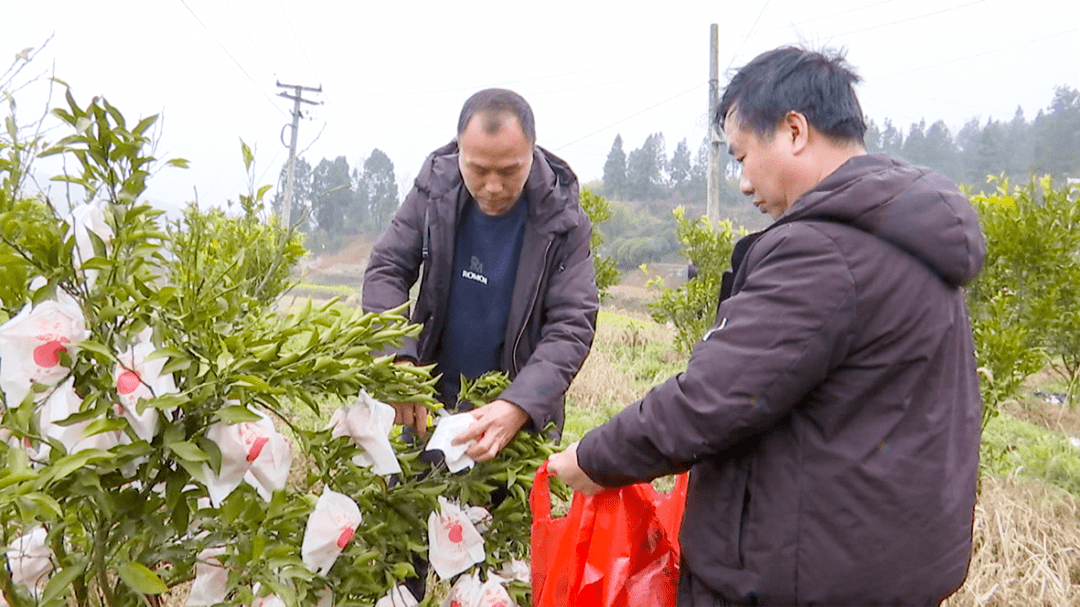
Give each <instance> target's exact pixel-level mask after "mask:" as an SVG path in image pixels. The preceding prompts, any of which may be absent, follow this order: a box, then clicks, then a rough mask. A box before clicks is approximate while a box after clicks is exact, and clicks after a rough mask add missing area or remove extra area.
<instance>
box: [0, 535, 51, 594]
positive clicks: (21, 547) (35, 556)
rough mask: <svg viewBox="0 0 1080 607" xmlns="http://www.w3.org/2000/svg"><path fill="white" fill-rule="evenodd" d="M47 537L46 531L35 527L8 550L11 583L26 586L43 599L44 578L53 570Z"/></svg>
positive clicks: (9, 546)
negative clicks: (46, 543) (46, 542)
mask: <svg viewBox="0 0 1080 607" xmlns="http://www.w3.org/2000/svg"><path fill="white" fill-rule="evenodd" d="M47 535H48V533H47V532H46V531H45V529H43V528H41V527H34V528H33V529H32V530H30V532H29V533H27V534H26V535H23V536H22V537H19V538H16V540H15V541H14V542H11V544H10V545H8V548H7V562H8V567H9V568H10V569H11V581H12V582H13V583H15V584H22V585H23V586H26V587H27V588H28V589H29V590H30V593H31V594H33V595H34V596H35V597H36V598H41V592H42V590H44V584H42V583H41V582H42V581H43V578H44V577H45V575H46V574H48V573H49V572H50V571H52V570H53V563H52V559H51V558H50V557H51V556H52V551H51V550H50V549H49V547H48V546H46V545H45V538H46V536H47Z"/></svg>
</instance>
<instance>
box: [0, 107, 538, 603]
mask: <svg viewBox="0 0 1080 607" xmlns="http://www.w3.org/2000/svg"><path fill="white" fill-rule="evenodd" d="M54 114H55V115H56V116H57V117H58V118H59V119H60V120H61V121H62V122H63V123H64V124H65V125H66V126H67V127H68V128H69V129H70V131H71V134H70V135H68V136H66V137H64V138H63V139H61V140H59V141H57V142H55V143H54V144H51V145H44V144H43V143H42V142H41V141H40V140H37V139H32V140H30V141H20V140H19V137H18V134H19V130H18V129H17V128H16V127H15V125H14V120H13V119H10V118H9V119H8V121H7V125H8V128H7V135H6V136H5V137H2V138H0V184H2V187H0V279H2V280H0V323H2V324H0V374H2V376H3V380H4V381H3V384H2V386H3V390H2V393H0V399H2V400H0V410H2V418H0V438H2V439H3V441H2V442H0V536H2V537H0V542H2V543H3V544H4V545H6V546H7V547H8V548H7V553H6V556H7V561H8V563H7V564H8V566H7V567H0V591H2V593H3V599H4V600H6V601H7V603H9V604H11V605H15V606H25V605H58V606H59V605H69V604H78V605H102V606H104V605H109V606H114V605H157V604H162V602H163V598H162V597H163V596H165V595H166V594H168V593H169V592H170V591H171V590H173V589H176V588H178V587H181V586H185V585H187V584H188V583H189V582H192V581H193V580H194V581H195V585H196V586H199V585H200V584H201V583H202V582H201V581H200V578H201V577H202V575H201V574H199V572H200V571H203V572H204V573H206V572H210V573H212V574H213V575H214V576H217V578H216V579H217V580H218V582H217V588H216V590H214V592H211V593H210V594H211V595H214V596H216V597H217V598H216V599H214V600H213V601H210V602H212V603H220V604H227V605H234V604H253V602H254V601H258V600H261V601H265V600H268V597H269V596H270V595H274V596H276V597H277V599H278V600H280V601H282V602H283V603H284V604H286V605H315V604H321V605H326V604H329V601H333V604H335V605H339V606H345V605H371V604H373V603H374V602H375V601H376V600H378V599H379V598H380V597H383V596H385V595H386V594H387V592H388V591H389V590H390V589H391V588H393V587H395V586H396V585H397V584H399V583H400V582H401V581H402V580H404V579H405V578H407V577H409V576H411V575H413V574H414V573H415V572H414V571H413V567H412V565H411V563H412V562H413V561H414V559H415V557H417V556H419V557H423V558H426V557H427V552H428V546H429V538H428V534H427V531H426V524H427V522H428V521H429V518H430V517H431V516H432V515H433V513H438V511H439V509H440V507H441V505H440V502H439V497H442V498H444V499H449V500H452V501H455V502H457V503H459V504H461V505H462V507H465V506H481V507H491V508H492V512H491V521H490V524H488V529H487V531H485V532H484V533H485V540H486V541H485V546H486V552H485V555H484V558H483V559H482V560H480V561H479V562H478V563H477V564H476V565H475V566H474V567H473V570H479V571H488V570H493V569H495V568H497V567H500V566H502V565H503V564H505V563H506V562H508V561H510V560H511V559H513V558H522V557H525V555H526V553H527V547H528V537H529V525H528V507H527V495H528V491H529V487H530V486H531V482H532V478H533V473H534V471H535V469H536V467H537V466H538V465H539V464H540V463H542V462H543V461H544V460H545V459H546V457H547V456H548V455H549V454H550V453H551V451H552V449H551V443H550V442H549V441H548V440H547V439H546V438H544V436H543V435H527V434H522V435H521V436H519V437H518V438H517V439H515V441H514V442H513V443H511V445H510V446H508V448H507V449H506V450H504V452H503V455H501V456H500V457H499V458H497V459H496V460H495V461H493V462H490V463H487V464H482V465H477V466H475V467H473V468H471V469H469V470H468V471H466V472H462V473H458V474H451V473H450V472H448V471H447V470H446V468H445V467H443V468H433V467H432V466H430V465H429V464H426V463H423V462H422V461H420V453H421V451H422V450H423V445H422V444H405V443H403V442H402V441H401V440H400V436H399V434H398V432H397V431H394V432H391V433H390V434H389V435H384V436H383V439H385V440H386V441H388V443H389V445H390V446H391V448H392V449H393V454H394V457H393V459H394V460H396V462H397V464H396V468H397V472H396V473H394V474H387V473H385V471H383V472H379V473H376V471H375V468H373V467H372V466H371V465H370V463H365V462H364V457H365V451H364V448H363V447H362V445H363V444H364V443H363V442H362V441H360V442H358V440H359V439H357V438H356V436H355V434H353V435H350V434H348V433H347V432H346V433H343V432H338V431H337V430H338V428H337V427H335V426H334V425H333V423H330V424H328V419H329V420H330V421H331V422H333V418H332V417H331V416H330V414H331V413H332V412H334V411H335V410H338V409H339V407H342V406H359V405H358V404H356V403H360V402H370V400H369V399H370V398H373V399H375V400H377V401H383V402H402V403H406V402H413V403H423V404H425V405H429V406H432V407H434V406H435V401H434V399H433V397H432V395H433V388H432V386H433V379H432V377H431V375H430V368H423V367H420V368H416V367H410V366H403V365H396V364H393V361H392V359H391V358H390V357H386V356H382V357H380V356H376V355H375V353H376V352H379V351H382V350H384V349H385V348H386V347H387V346H393V345H395V344H399V343H400V341H401V340H402V339H403V338H405V337H409V336H415V335H417V334H418V332H419V326H416V325H411V324H409V323H408V322H407V320H406V319H405V318H403V317H402V316H401V315H400V314H399V313H398V312H400V311H392V312H388V313H383V314H364V313H362V312H360V311H358V310H354V309H351V308H349V307H346V306H343V305H339V304H338V303H337V302H335V301H331V302H329V303H326V304H325V305H320V306H314V305H312V304H311V302H310V301H308V302H307V303H305V304H303V305H298V306H295V307H289V306H286V305H285V301H286V300H284V299H282V298H281V295H282V293H283V292H285V291H286V290H287V288H288V287H289V285H290V272H291V270H292V267H293V265H294V264H295V263H296V262H297V260H298V259H299V258H300V257H301V256H302V255H303V254H304V251H303V249H302V247H301V246H300V237H299V235H298V234H296V233H294V232H293V231H292V230H291V229H290V228H289V227H288V226H281V225H279V224H278V223H277V222H276V220H274V218H273V217H266V216H265V214H264V212H263V197H264V195H265V194H266V192H267V189H268V188H266V187H263V188H259V189H255V188H254V187H252V188H251V189H250V191H249V192H248V193H247V194H244V195H241V196H240V197H239V198H240V200H239V203H240V204H239V209H238V212H233V213H226V212H225V211H222V210H218V209H213V210H201V209H199V208H197V207H195V206H192V207H189V208H188V209H187V210H186V211H185V213H184V214H183V217H182V218H180V219H179V220H176V221H173V222H171V223H169V222H165V221H164V220H163V218H162V213H161V212H160V211H158V210H155V209H153V208H152V207H151V206H149V205H148V204H146V203H145V202H143V200H142V195H143V194H144V192H145V189H146V183H147V180H148V179H149V178H150V176H151V174H152V172H153V171H154V170H155V167H156V166H158V165H159V164H160V163H159V162H158V161H157V160H156V159H155V158H153V156H152V154H151V153H150V151H149V150H150V147H151V146H150V144H151V140H150V138H149V136H148V130H149V129H150V128H151V126H152V125H153V124H154V121H155V118H154V117H149V118H146V119H143V120H140V121H138V122H137V123H136V124H134V125H130V124H128V122H127V121H126V120H125V118H124V116H123V115H122V114H121V112H120V111H119V110H117V109H116V108H115V107H113V106H112V105H110V104H109V103H108V102H107V101H106V100H105V99H101V98H94V99H93V100H91V101H90V102H89V103H88V104H86V105H80V104H79V103H77V102H76V100H75V98H74V97H73V95H71V93H70V92H69V93H68V94H67V95H66V107H64V108H63V109H58V110H55V111H54ZM42 148H44V149H42ZM241 151H242V153H243V155H244V160H245V164H246V166H247V168H248V171H249V174H250V173H251V166H252V161H253V155H252V154H251V150H250V149H249V148H248V146H246V145H244V144H241ZM38 152H40V153H41V155H44V156H49V155H65V156H66V157H68V158H69V160H70V159H73V161H74V165H75V166H77V167H78V170H77V171H75V172H73V173H72V174H62V175H58V176H56V177H55V178H54V179H56V180H58V181H63V182H67V183H70V184H72V185H73V186H76V187H77V188H81V190H82V191H83V193H84V198H85V203H84V204H80V205H78V206H76V207H75V208H74V209H72V210H71V212H70V213H62V212H60V211H59V210H58V209H57V208H56V205H55V204H54V202H53V201H52V200H50V199H48V198H47V197H43V196H41V195H28V194H27V193H25V192H24V191H23V189H22V186H23V184H24V181H25V180H24V171H25V167H26V166H27V162H26V160H27V158H28V157H30V156H33V155H34V154H36V153H38ZM166 164H170V165H173V166H178V167H183V166H184V165H185V164H186V163H185V161H183V160H182V159H175V160H172V161H168V162H167V163H166ZM253 185H254V184H253V183H252V186H253ZM234 211H235V210H234ZM492 381H495V382H496V383H495V385H499V384H498V382H497V381H496V380H485V382H486V383H484V385H482V386H480V388H481V389H483V390H485V391H489V392H490V390H491V386H492V384H491V382H492ZM463 397H464V398H469V396H468V394H464V395H463ZM485 402H486V401H485ZM380 404H381V403H380ZM372 406H374V405H372ZM373 410H374V409H373ZM237 453H239V456H237ZM500 486H501V487H505V488H506V490H507V491H506V493H507V495H508V498H507V499H505V500H503V501H502V502H501V503H500V504H499V505H498V507H492V506H493V505H492V504H491V503H490V496H491V495H492V493H493V492H494V491H495V489H496V488H497V487H500ZM328 494H332V495H334V496H338V495H340V496H344V498H345V499H347V500H348V501H350V502H351V503H352V504H354V506H350V507H348V508H347V510H349V511H350V513H352V514H350V516H352V517H354V518H355V523H349V525H348V527H347V528H345V529H344V530H343V531H342V532H341V533H340V534H339V535H335V536H334V537H335V538H336V540H335V541H332V542H331V546H329V547H328V550H322V551H321V552H320V550H318V549H316V548H317V547H315V548H312V549H311V550H310V551H309V545H311V543H312V538H313V536H314V533H313V532H312V529H313V521H315V520H316V517H317V516H319V513H320V512H321V511H322V510H323V504H324V498H325V497H326V496H327V495H328ZM333 518H334V517H331V519H333ZM320 520H322V519H320ZM338 522H340V521H337V520H336V519H335V522H333V524H338ZM315 526H317V525H315ZM333 544H336V548H334V546H333ZM327 553H329V554H331V556H332V557H333V558H329V559H326V558H323V557H324V556H325V554H327ZM320 554H321V555H323V556H319V555H320ZM320 559H321V560H320ZM207 577H210V576H207ZM527 589H528V588H527V585H526V584H523V583H521V582H518V583H516V585H515V584H511V585H510V591H511V594H513V595H515V597H516V598H517V600H518V601H519V602H524V601H527ZM193 594H194V593H193ZM430 600H431V599H429V601H430ZM0 602H2V601H0Z"/></svg>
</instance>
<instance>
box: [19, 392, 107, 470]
mask: <svg viewBox="0 0 1080 607" xmlns="http://www.w3.org/2000/svg"><path fill="white" fill-rule="evenodd" d="M81 405H82V399H81V398H79V395H78V394H75V378H74V377H69V378H68V380H67V381H66V382H64V383H63V384H61V385H60V386H59V387H57V388H56V389H54V390H53V391H52V393H51V394H50V395H49V398H48V399H47V400H46V401H45V403H44V404H43V405H41V407H40V408H39V409H38V415H39V420H40V421H39V423H40V425H41V432H42V434H44V435H45V436H48V437H50V438H54V439H56V440H58V441H60V443H62V444H63V445H64V448H65V449H67V452H68V454H69V455H71V454H75V453H78V452H80V451H83V450H85V449H112V448H113V447H115V446H117V445H119V444H120V432H118V431H111V432H100V433H98V434H95V435H93V436H87V435H86V431H87V429H88V428H89V427H90V424H91V422H92V420H84V421H81V422H76V423H74V424H67V425H60V423H59V422H62V421H64V420H66V419H67V418H68V417H70V416H71V415H72V414H75V413H78V412H79V408H80V406H81ZM50 450H51V447H50V446H49V445H48V443H44V442H43V443H42V445H41V448H40V449H39V450H38V452H37V454H36V455H37V458H38V459H42V460H43V459H45V458H46V457H48V455H49V451H50Z"/></svg>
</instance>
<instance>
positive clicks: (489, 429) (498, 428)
mask: <svg viewBox="0 0 1080 607" xmlns="http://www.w3.org/2000/svg"><path fill="white" fill-rule="evenodd" d="M469 413H471V414H472V416H473V419H475V420H476V421H474V422H473V423H472V425H471V426H469V428H468V430H466V431H464V432H462V433H461V434H459V435H458V436H457V438H455V439H454V440H453V444H455V445H462V444H465V443H467V442H469V441H470V440H473V439H476V444H475V445H473V446H471V447H469V449H468V450H467V451H466V452H465V454H466V455H468V456H469V457H471V458H473V459H474V460H476V461H478V462H487V461H491V460H493V459H495V456H496V455H498V454H499V451H502V449H503V447H505V446H506V445H508V444H510V441H512V440H514V437H515V436H517V433H518V430H521V428H522V427H523V426H524V425H525V422H527V421H529V414H528V413H526V412H525V410H524V409H522V408H521V407H519V406H517V405H515V404H514V403H512V402H510V401H506V400H502V399H499V400H493V401H491V402H490V403H488V404H487V405H484V406H483V407H480V408H478V409H473V410H472V411H470V412H469Z"/></svg>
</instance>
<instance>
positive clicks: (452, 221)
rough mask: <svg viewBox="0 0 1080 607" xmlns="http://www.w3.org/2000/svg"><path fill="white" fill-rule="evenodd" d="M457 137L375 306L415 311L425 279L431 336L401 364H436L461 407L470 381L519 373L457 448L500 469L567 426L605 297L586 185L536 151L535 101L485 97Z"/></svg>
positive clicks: (375, 260)
mask: <svg viewBox="0 0 1080 607" xmlns="http://www.w3.org/2000/svg"><path fill="white" fill-rule="evenodd" d="M457 132H458V135H457V139H456V140H455V141H453V142H451V143H450V144H448V145H446V146H443V147H442V148H439V149H438V150H435V151H434V152H432V154H431V155H430V156H428V158H427V160H426V161H425V162H424V166H423V167H422V168H421V169H420V175H419V176H418V177H417V178H416V183H415V186H414V187H413V189H412V191H411V192H409V195H408V196H406V198H405V201H404V203H402V205H401V208H400V209H399V210H398V212H397V214H396V215H395V217H394V219H393V221H392V222H391V224H390V226H389V228H387V230H386V233H385V234H384V235H383V237H382V238H381V239H380V240H379V242H378V244H377V245H376V246H375V248H374V249H373V250H372V252H371V259H370V261H369V262H368V266H367V270H366V271H365V274H364V288H363V308H364V310H365V311H375V312H379V311H384V310H389V309H392V308H395V307H397V306H400V305H401V304H404V303H405V302H407V301H408V300H409V290H410V288H411V287H412V286H413V284H415V283H416V281H417V279H418V278H419V279H420V290H419V294H418V296H417V300H416V302H415V305H414V306H413V309H412V320H413V322H416V323H420V324H422V325H423V326H424V328H423V331H422V332H421V334H420V337H419V339H417V340H410V341H409V342H407V343H406V344H405V347H404V348H403V349H402V350H401V351H400V352H398V353H397V356H398V360H399V361H402V362H411V363H418V364H430V363H436V369H435V370H436V372H438V373H441V374H442V378H441V379H440V381H439V383H438V391H439V398H440V400H441V401H442V402H443V403H444V404H446V405H447V406H448V407H450V408H451V409H453V408H455V407H456V405H457V398H456V397H457V392H458V387H459V385H458V384H459V376H460V375H461V374H464V375H465V376H466V377H468V378H469V379H475V378H477V377H479V376H480V375H482V374H484V373H486V372H488V371H493V370H501V371H505V372H506V373H508V374H509V376H510V378H511V379H512V380H513V381H512V383H511V385H510V386H509V387H508V388H507V389H506V390H505V391H504V392H503V393H502V395H501V397H500V398H499V399H498V400H495V401H493V402H491V403H489V404H487V405H486V406H484V407H480V408H478V409H476V410H474V411H473V417H474V418H475V419H476V422H475V423H473V424H472V425H471V426H470V427H469V429H468V430H467V431H466V432H465V433H463V434H462V435H460V436H459V437H458V439H456V442H459V443H465V442H468V441H469V440H472V439H475V440H476V444H474V445H472V446H470V447H469V450H468V452H467V453H468V455H469V456H470V457H472V458H473V459H475V460H477V461H487V460H490V459H492V458H494V457H495V455H496V454H498V452H499V451H500V450H501V449H502V448H503V447H505V446H506V445H507V444H508V443H509V442H510V440H511V439H513V437H514V436H515V435H516V434H517V432H518V431H519V430H520V429H521V428H523V427H526V428H528V429H531V430H534V431H539V430H542V429H543V428H544V426H546V425H547V424H548V423H549V422H554V423H555V424H556V426H557V427H559V428H561V427H562V422H563V395H564V393H565V392H566V389H567V387H568V386H569V385H570V381H571V380H572V379H573V378H574V376H575V375H576V374H577V372H578V370H579V369H580V367H581V364H582V363H583V362H584V361H585V357H586V356H587V355H588V353H589V348H590V347H591V345H592V340H593V333H594V331H595V327H596V312H597V309H598V308H599V296H598V294H597V289H596V280H595V277H594V274H593V262H592V258H591V257H590V252H589V236H590V234H591V232H592V226H591V224H590V223H589V218H588V216H587V215H586V214H585V212H584V210H582V208H581V207H580V206H579V203H578V182H577V177H576V176H575V175H574V173H573V171H571V170H570V167H569V166H567V165H566V163H565V162H564V161H562V160H561V159H559V158H557V157H556V156H555V155H553V154H551V153H550V152H548V151H546V150H544V149H543V148H541V147H539V146H537V145H536V127H535V121H534V119H533V113H532V109H531V108H530V107H529V104H528V103H527V102H526V101H525V100H524V99H523V98H522V97H521V96H520V95H518V94H516V93H513V92H511V91H508V90H504V89H487V90H483V91H480V92H478V93H476V94H474V95H473V96H472V97H470V98H469V99H468V100H467V101H466V102H465V105H464V107H463V108H462V110H461V116H460V118H459V120H458V131H457ZM421 271H422V276H421ZM395 408H396V409H397V419H396V421H397V423H400V424H405V425H409V426H412V427H414V428H415V430H416V431H417V432H418V433H420V434H423V433H424V429H425V427H426V425H427V409H426V408H424V407H423V406H422V405H415V406H414V405H395Z"/></svg>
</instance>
